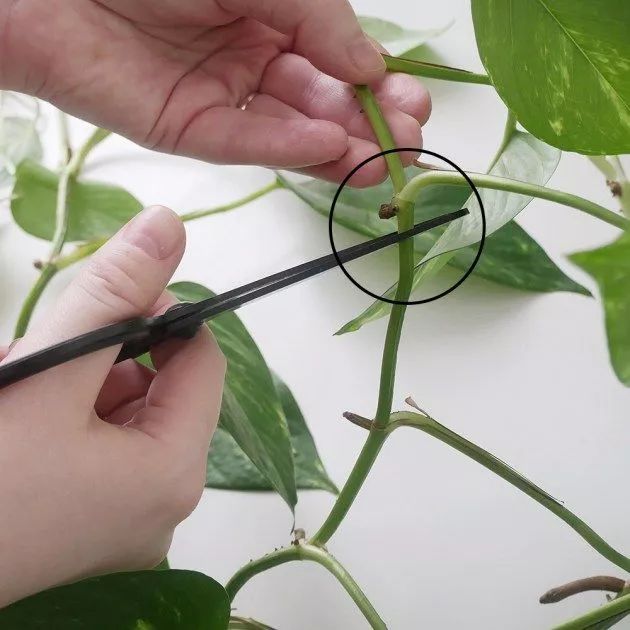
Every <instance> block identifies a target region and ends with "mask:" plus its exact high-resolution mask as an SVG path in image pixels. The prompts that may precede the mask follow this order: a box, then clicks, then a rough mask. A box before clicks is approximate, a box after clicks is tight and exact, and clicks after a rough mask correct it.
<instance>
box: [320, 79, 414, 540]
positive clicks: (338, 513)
mask: <svg viewBox="0 0 630 630" xmlns="http://www.w3.org/2000/svg"><path fill="white" fill-rule="evenodd" d="M356 90H357V96H358V98H359V100H360V102H361V105H362V106H363V109H364V110H365V113H366V114H367V117H368V119H369V121H370V123H371V125H372V128H373V129H374V133H375V135H376V138H377V140H378V142H379V145H380V146H381V148H382V150H383V151H387V150H388V149H392V148H395V143H394V139H393V137H392V134H391V132H390V130H389V127H388V125H387V121H386V120H385V118H384V116H383V114H382V112H381V109H380V107H379V104H378V101H377V100H376V98H375V97H374V94H373V93H372V91H371V90H370V89H369V88H367V87H365V86H359V87H357V88H356ZM387 158H389V159H387ZM386 159H387V166H388V169H389V173H390V177H391V180H392V184H393V186H394V191H395V192H396V193H399V192H401V191H402V190H403V189H404V187H405V186H406V181H407V177H406V175H405V170H404V168H403V165H402V161H401V160H400V155H399V154H398V153H392V154H390V155H388V156H386ZM413 210H414V203H413V202H412V203H409V204H400V207H399V211H398V229H399V231H404V230H408V229H410V228H411V227H413V221H414V213H413ZM398 256H399V263H398V264H399V281H398V288H397V291H396V300H398V301H401V302H404V301H406V300H408V299H409V295H410V294H411V289H412V285H413V268H414V253H413V243H412V242H411V240H410V239H409V240H407V241H404V242H403V243H401V244H400V245H399V247H398ZM405 311H406V307H405V306H404V305H402V304H396V305H394V307H393V308H392V312H391V315H390V318H389V323H388V326H387V334H386V337H385V347H384V349H383V359H382V363H381V377H380V386H379V395H378V404H377V409H376V415H375V419H374V426H373V429H372V431H370V435H369V436H368V439H367V440H366V442H365V445H364V446H363V449H362V450H361V453H360V454H359V457H358V458H357V461H356V462H355V465H354V467H353V469H352V472H351V473H350V475H349V477H348V479H347V481H346V483H345V485H344V486H343V488H342V490H341V492H340V493H339V495H338V497H337V500H336V501H335V504H334V505H333V508H332V510H331V512H330V514H329V515H328V517H327V518H326V520H325V521H324V523H323V525H322V526H321V527H320V529H319V531H318V532H317V533H316V534H315V535H314V536H313V538H312V539H311V541H310V542H311V544H313V545H320V546H322V545H325V544H326V543H327V542H328V541H329V540H330V538H331V537H332V536H333V534H334V533H335V532H336V531H337V529H338V528H339V525H340V524H341V522H342V521H343V519H344V518H345V516H346V514H347V513H348V511H349V510H350V507H351V506H352V504H353V503H354V500H355V499H356V497H357V495H358V493H359V491H360V490H361V488H362V486H363V484H364V482H365V480H366V478H367V476H368V474H369V472H370V470H371V469H372V466H373V465H374V462H375V461H376V458H377V457H378V454H379V453H380V451H381V448H382V447H383V444H384V443H385V440H386V439H387V433H386V432H385V431H383V430H382V429H383V428H384V427H385V426H386V424H387V422H388V420H389V415H390V414H391V410H392V400H393V396H394V383H395V378H396V360H397V356H398V347H399V345H400V337H401V333H402V327H403V323H404V319H405Z"/></svg>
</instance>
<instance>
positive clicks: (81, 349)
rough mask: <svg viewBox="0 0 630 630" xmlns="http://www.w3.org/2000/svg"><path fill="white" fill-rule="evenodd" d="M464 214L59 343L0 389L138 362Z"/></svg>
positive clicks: (15, 365) (17, 365)
mask: <svg viewBox="0 0 630 630" xmlns="http://www.w3.org/2000/svg"><path fill="white" fill-rule="evenodd" d="M467 214H468V210H467V209H466V208H464V209H462V210H457V211H455V212H451V213H449V214H444V215H442V216H439V217H435V218H434V219H429V220H428V221H423V222H422V223H418V224H417V225H415V226H414V227H413V228H412V229H411V230H408V231H406V232H401V233H398V232H394V233H392V234H388V235H386V236H382V237H380V238H377V239H375V240H372V241H368V242H367V243H361V244H359V245H355V246H354V247H350V248H348V249H345V250H343V251H340V252H338V254H337V257H338V258H337V257H336V256H335V255H334V254H329V255H328V256H323V257H322V258H318V259H316V260H313V261H311V262H307V263H304V264H302V265H298V266H297V267H293V268H291V269H287V270H286V271H281V272H279V273H275V274H273V275H271V276H267V277H266V278H262V279H261V280H257V281H256V282H251V283H249V284H246V285H244V286H242V287H239V288H237V289H233V290H231V291H228V292H227V293H223V294H221V295H217V296H215V297H212V298H209V299H207V300H202V301H201V302H197V303H189V302H184V303H182V304H177V305H175V306H173V307H171V308H170V309H169V310H168V311H166V312H165V313H164V314H163V315H159V316H157V317H138V318H135V319H130V320H127V321H124V322H120V323H118V324H111V325H110V326H105V327H103V328H99V329H98V330H94V331H92V332H89V333H85V334H83V335H80V336H78V337H75V338H73V339H68V340H67V341H62V342H61V343H58V344H56V345H54V346H51V347H49V348H45V349H44V350H39V351H38V352H35V353H33V354H30V355H28V356H25V357H22V358H20V359H17V360H15V361H12V362H10V363H7V364H6V365H3V366H1V367H0V388H3V387H7V386H8V385H12V384H13V383H16V382H18V381H21V380H23V379H25V378H28V377H30V376H34V375H35V374H39V373H40V372H44V371H45V370H49V369H51V368H53V367H56V366H58V365H61V364H63V363H66V362H68V361H72V360H74V359H78V358H79V357H82V356H85V355H87V354H90V353H92V352H97V351H98V350H103V349H104V348H111V347H113V346H117V345H119V344H122V348H121V350H120V354H119V355H118V358H117V359H116V363H119V362H121V361H125V360H127V359H135V358H138V357H140V356H142V355H143V354H145V353H147V352H148V351H149V350H150V349H151V348H152V347H153V346H155V345H157V344H160V343H162V342H164V341H167V340H168V339H173V338H179V339H192V338H193V337H194V336H195V334H196V333H197V331H198V330H199V328H200V327H201V326H202V324H203V323H204V322H206V321H208V320H211V319H212V318H214V317H217V316H218V315H221V313H225V312H227V311H234V310H236V309H237V308H240V307H241V306H243V305H244V304H247V303H249V302H251V301H253V300H256V299H258V298H260V297H263V296H265V295H269V294H271V293H275V292H276V291H278V290H280V289H283V288H285V287H288V286H291V285H293V284H295V283H297V282H301V281H302V280H306V279H307V278H311V277H313V276H317V275H319V274H320V273H323V272H324V271H328V270H329V269H333V268H334V267H336V266H337V264H338V261H341V263H347V262H350V261H352V260H356V259H357V258H361V257H363V256H366V255H367V254H371V253H372V252H375V251H378V250H380V249H383V248H385V247H388V246H390V245H395V244H396V243H399V242H401V241H404V240H405V239H408V238H411V237H413V236H415V235H416V234H420V233H422V232H428V231H429V230H431V229H433V228H436V227H439V226H441V225H446V224H447V223H450V222H451V221H455V220H456V219H460V218H462V217H464V216H466V215H467Z"/></svg>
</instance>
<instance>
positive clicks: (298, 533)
mask: <svg viewBox="0 0 630 630" xmlns="http://www.w3.org/2000/svg"><path fill="white" fill-rule="evenodd" d="M305 540H306V532H305V531H304V530H303V529H302V528H300V527H298V528H297V529H295V530H293V540H292V541H291V544H292V545H293V546H294V547H298V546H299V545H300V543H302V542H304V541H305Z"/></svg>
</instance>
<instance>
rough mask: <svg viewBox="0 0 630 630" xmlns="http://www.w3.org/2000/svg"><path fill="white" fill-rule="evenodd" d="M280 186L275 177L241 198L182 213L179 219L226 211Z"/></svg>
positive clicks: (258, 197)
mask: <svg viewBox="0 0 630 630" xmlns="http://www.w3.org/2000/svg"><path fill="white" fill-rule="evenodd" d="M280 188H284V186H283V185H282V183H281V182H280V180H278V179H276V180H275V181H273V182H272V183H271V184H269V185H268V186H265V187H264V188H261V189H260V190H257V191H256V192H253V193H251V194H250V195H247V196H245V197H243V198H242V199H237V200H236V201H232V202H230V203H226V204H225V205H222V206H217V207H215V208H209V209H207V210H194V211H193V212H188V213H186V214H182V215H181V219H182V221H184V222H187V221H194V220H196V219H203V218H204V217H209V216H212V215H213V214H221V213H222V212H228V211H230V210H234V209H236V208H240V207H241V206H244V205H246V204H248V203H251V202H252V201H256V199H260V198H261V197H264V196H265V195H268V194H269V193H270V192H273V191H274V190H279V189H280Z"/></svg>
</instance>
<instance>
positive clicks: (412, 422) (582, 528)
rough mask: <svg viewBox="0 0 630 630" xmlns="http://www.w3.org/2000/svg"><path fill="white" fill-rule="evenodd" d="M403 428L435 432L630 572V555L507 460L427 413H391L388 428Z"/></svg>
mask: <svg viewBox="0 0 630 630" xmlns="http://www.w3.org/2000/svg"><path fill="white" fill-rule="evenodd" d="M400 427H412V428H414V429H419V430H421V431H423V432H424V433H427V434H428V435H431V436H433V437H435V438H437V439H438V440H440V441H441V442H444V444H448V445H449V446H450V447H452V448H454V449H455V450H457V451H459V452H460V453H462V454H464V455H466V456H467V457H470V459H472V460H474V461H476V462H477V463H479V464H481V465H482V466H484V467H485V468H487V469H488V470H491V471H492V472H493V473H495V474H496V475H498V476H499V477H501V478H502V479H504V480H505V481H507V482H508V483H510V484H512V485H513V486H514V487H516V488H518V489H519V490H520V491H521V492H524V493H525V494H526V495H527V496H528V497H531V498H532V499H534V501H536V502H537V503H539V504H540V505H542V506H543V507H545V508H547V509H548V510H549V511H550V512H552V513H553V514H555V515H556V516H557V517H558V518H560V519H561V520H563V521H564V522H565V523H566V524H567V525H568V526H569V527H571V528H572V529H573V530H574V531H575V532H577V533H578V534H579V535H580V536H581V537H582V538H583V539H584V540H585V541H586V542H587V543H588V544H589V545H590V546H591V547H593V549H595V550H596V551H597V552H598V553H600V554H601V555H602V556H603V557H604V558H606V559H607V560H609V561H610V562H612V563H614V564H616V565H617V566H618V567H619V568H621V569H623V570H624V571H630V558H628V557H627V556H624V555H623V554H621V553H619V552H618V551H617V550H616V549H613V548H612V547H611V546H610V545H609V544H608V543H607V542H606V541H605V540H604V539H603V538H602V537H601V536H599V534H597V533H596V532H595V531H594V530H592V529H591V528H590V527H589V526H588V525H587V524H586V523H585V522H584V521H583V520H581V519H580V518H578V517H577V516H576V515H575V514H573V513H572V512H571V511H570V510H568V509H567V508H565V507H564V505H562V503H560V502H559V501H557V500H556V499H554V498H553V497H552V496H551V495H550V494H548V493H547V492H545V491H544V490H542V489H541V488H539V487H538V486H536V485H535V484H533V483H532V482H531V481H529V480H528V479H526V478H525V477H523V476H522V475H521V474H520V473H518V472H517V471H516V470H514V469H513V468H512V467H511V466H508V465H507V464H506V463H505V462H502V461H501V460H500V459H498V458H497V457H495V456H494V455H492V453H489V452H488V451H485V450H484V449H482V448H481V447H479V446H477V445H476V444H474V443H472V442H470V441H469V440H467V439H465V438H463V437H461V436H460V435H458V434H457V433H455V432H454V431H451V430H450V429H448V428H447V427H445V426H444V425H442V424H440V423H439V422H437V421H436V420H434V419H433V418H429V417H427V416H423V415H420V414H417V413H411V412H399V413H394V414H392V416H391V422H390V424H389V425H388V430H389V431H390V432H391V431H394V430H395V429H398V428H400Z"/></svg>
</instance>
